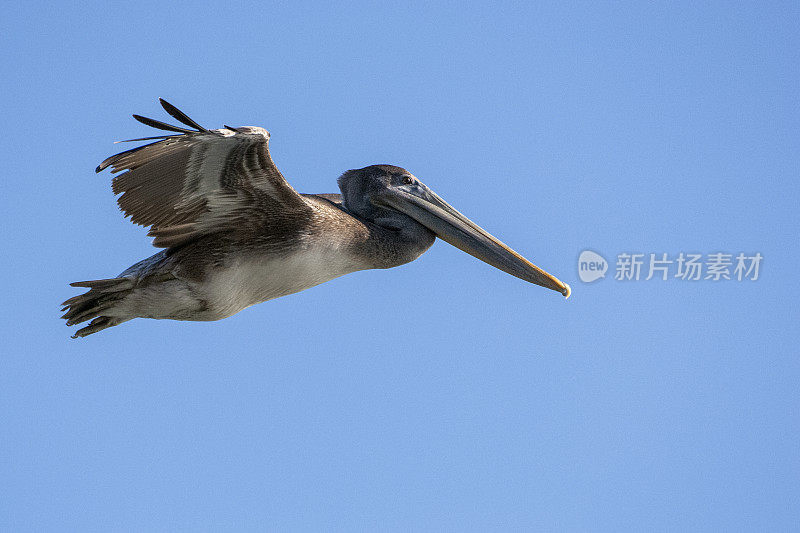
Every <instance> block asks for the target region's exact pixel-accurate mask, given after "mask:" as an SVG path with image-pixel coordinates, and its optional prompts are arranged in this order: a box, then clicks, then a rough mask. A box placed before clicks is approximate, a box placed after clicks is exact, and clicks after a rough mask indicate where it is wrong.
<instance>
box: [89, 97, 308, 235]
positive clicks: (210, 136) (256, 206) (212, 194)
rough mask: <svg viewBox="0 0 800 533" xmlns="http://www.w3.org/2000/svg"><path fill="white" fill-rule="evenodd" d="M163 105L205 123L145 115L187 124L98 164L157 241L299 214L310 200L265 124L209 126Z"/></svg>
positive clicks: (128, 212) (254, 226)
mask: <svg viewBox="0 0 800 533" xmlns="http://www.w3.org/2000/svg"><path fill="white" fill-rule="evenodd" d="M162 105H163V106H164V109H165V110H166V111H167V112H168V113H169V114H170V115H172V116H173V117H174V118H176V119H177V120H179V121H181V122H182V123H183V124H186V125H187V126H191V127H193V128H195V129H197V130H198V131H191V130H188V129H184V128H180V127H177V126H171V125H169V124H166V123H163V122H160V121H157V120H153V119H147V118H144V117H139V116H138V115H134V118H136V119H137V120H139V122H142V123H144V124H147V125H148V126H152V127H155V128H160V129H166V130H167V131H175V132H181V134H180V135H170V136H166V137H165V138H164V139H163V140H161V141H158V142H154V143H150V144H146V145H144V146H139V147H136V148H133V149H131V150H126V151H124V152H121V153H119V154H117V155H114V156H111V157H109V158H108V159H106V160H105V161H103V162H102V163H100V165H99V166H98V167H97V172H100V171H102V170H104V169H106V168H109V167H110V168H111V172H112V173H117V172H123V173H122V174H120V175H118V176H116V177H114V179H113V180H112V190H113V191H114V193H115V194H119V195H120V196H119V197H118V198H117V203H118V204H119V207H120V209H122V211H123V212H124V213H125V216H129V217H130V218H131V221H133V222H134V223H136V224H139V225H142V226H150V231H149V233H148V234H149V235H151V236H153V237H155V239H154V240H153V244H154V245H155V246H160V247H170V246H178V245H181V244H185V243H186V242H189V241H191V240H193V239H196V238H198V237H200V236H203V235H207V234H210V233H217V232H225V231H230V232H234V231H235V232H239V233H241V232H243V231H248V230H249V231H259V229H262V230H263V229H264V226H265V225H270V224H272V225H275V224H276V223H278V224H280V220H281V218H286V219H293V220H297V219H298V216H299V217H300V218H302V215H303V213H308V212H309V211H310V210H311V207H310V206H309V205H308V204H307V203H306V201H305V200H304V199H303V198H302V197H301V196H300V195H299V194H297V192H296V191H295V190H294V189H293V188H292V187H291V186H290V185H289V184H288V183H287V182H286V180H285V179H284V177H283V176H282V175H281V173H280V171H279V170H278V168H277V167H276V166H275V163H274V162H273V161H272V157H271V156H270V153H269V133H268V132H267V131H266V130H265V129H263V128H258V127H242V128H236V129H232V128H227V127H226V128H223V129H218V130H207V129H205V128H203V127H202V126H200V125H199V124H197V123H196V122H195V121H193V120H192V119H190V118H189V117H188V116H186V115H185V114H184V113H183V112H182V111H179V110H178V109H177V108H175V107H174V106H172V105H171V104H168V103H167V102H164V101H163V100H162Z"/></svg>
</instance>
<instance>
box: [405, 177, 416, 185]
mask: <svg viewBox="0 0 800 533" xmlns="http://www.w3.org/2000/svg"><path fill="white" fill-rule="evenodd" d="M403 183H405V184H406V185H411V184H412V183H414V178H412V177H411V176H403Z"/></svg>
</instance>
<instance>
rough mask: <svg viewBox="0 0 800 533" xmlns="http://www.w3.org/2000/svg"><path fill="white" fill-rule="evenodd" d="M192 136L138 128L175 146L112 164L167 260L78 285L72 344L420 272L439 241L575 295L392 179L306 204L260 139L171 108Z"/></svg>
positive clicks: (377, 174)
mask: <svg viewBox="0 0 800 533" xmlns="http://www.w3.org/2000/svg"><path fill="white" fill-rule="evenodd" d="M161 105H162V106H163V107H164V109H165V110H166V111H167V113H169V114H170V115H171V116H172V117H173V118H175V119H176V120H178V121H179V122H181V123H182V124H184V125H186V126H188V127H189V128H191V129H187V128H184V127H179V126H172V125H170V124H166V123H164V122H161V121H158V120H153V119H150V118H146V117H141V116H139V115H133V118H135V119H136V120H138V121H139V122H142V123H143V124H146V125H148V126H152V127H154V128H158V129H161V130H165V131H169V132H173V133H174V134H173V135H159V136H156V137H145V138H141V139H131V141H146V140H156V142H153V143H150V144H146V145H144V146H139V147H137V148H134V149H132V150H128V151H125V152H122V153H120V154H117V155H114V156H112V157H109V158H108V159H106V160H105V161H103V162H102V163H100V165H99V166H98V167H97V170H96V171H97V172H100V171H102V170H103V169H105V168H108V167H110V168H111V172H112V173H116V172H120V171H125V172H124V173H123V174H120V175H118V176H116V177H115V178H114V179H113V181H112V188H113V191H114V193H115V194H120V193H121V196H119V197H118V199H117V202H118V204H119V207H120V209H121V210H122V211H123V212H124V213H125V216H129V217H130V218H131V220H132V221H133V222H135V223H136V224H140V225H142V226H149V227H150V231H149V233H148V235H149V236H151V237H154V240H153V245H154V246H157V247H162V248H164V250H162V251H160V252H159V253H157V254H155V255H153V256H152V257H149V258H147V259H144V260H143V261H140V262H138V263H136V264H135V265H133V266H132V267H130V268H128V269H127V270H125V271H124V272H123V273H122V274H120V275H119V276H118V277H116V278H110V279H99V280H93V281H78V282H75V283H72V284H71V285H72V286H73V287H88V288H89V291H88V292H86V293H84V294H81V295H79V296H75V297H73V298H70V299H69V300H67V301H66V302H64V304H63V305H64V308H63V309H62V311H66V314H64V316H63V317H62V318H65V319H66V320H67V325H68V326H72V325H74V324H79V323H81V322H85V321H86V320H89V319H93V320H92V321H91V322H90V323H89V325H87V326H86V327H84V328H82V329H79V330H78V331H77V332H76V333H75V335H73V338H75V337H85V336H86V335H91V334H92V333H96V332H98V331H101V330H103V329H106V328H109V327H111V326H116V325H118V324H121V323H122V322H125V321H127V320H131V319H132V318H137V317H143V318H170V319H173V320H219V319H221V318H226V317H229V316H231V315H233V314H235V313H238V312H239V311H241V310H242V309H244V308H246V307H249V306H251V305H253V304H257V303H260V302H264V301H266V300H271V299H272V298H278V297H279V296H286V295H287V294H292V293H295V292H298V291H302V290H304V289H307V288H309V287H313V286H314V285H318V284H320V283H324V282H326V281H329V280H331V279H333V278H336V277H339V276H342V275H344V274H347V273H350V272H355V271H357V270H364V269H368V268H391V267H394V266H398V265H402V264H405V263H408V262H409V261H413V260H414V259H416V258H417V257H419V256H420V255H421V254H422V253H423V252H425V250H427V249H428V248H430V246H431V245H432V244H433V241H434V240H435V238H436V237H439V238H441V239H443V240H445V241H447V242H448V243H450V244H452V245H453V246H456V247H458V248H460V249H461V250H463V251H465V252H467V253H468V254H471V255H473V256H475V257H477V258H478V259H480V260H482V261H485V262H486V263H488V264H490V265H492V266H494V267H496V268H499V269H500V270H503V271H505V272H507V273H509V274H511V275H513V276H516V277H518V278H521V279H523V280H525V281H528V282H531V283H535V284H537V285H541V286H542V287H547V288H548V289H552V290H554V291H558V292H560V293H561V294H563V295H564V296H569V293H570V288H569V286H568V285H567V284H565V283H562V282H561V281H559V280H558V279H556V278H555V277H553V276H551V275H550V274H548V273H547V272H545V271H543V270H542V269H540V268H538V267H537V266H535V265H533V264H532V263H530V262H529V261H528V260H527V259H525V258H524V257H522V256H521V255H519V254H518V253H517V252H515V251H514V250H512V249H511V248H509V247H508V246H506V245H505V244H503V243H502V242H500V241H499V240H498V239H496V238H495V237H493V236H492V235H490V234H489V233H487V232H486V231H485V230H483V229H482V228H480V227H479V226H478V225H476V224H475V223H474V222H472V221H471V220H469V219H468V218H467V217H465V216H464V215H462V214H461V213H459V212H458V211H456V210H455V209H454V208H453V207H451V206H450V205H449V204H448V203H447V202H445V201H444V200H442V199H441V198H440V197H439V196H438V195H436V194H435V193H434V192H433V191H431V190H430V189H429V188H428V187H427V186H425V185H423V184H422V183H421V182H420V181H419V180H418V179H417V178H416V177H415V176H413V175H412V174H411V173H410V172H408V171H407V170H405V169H402V168H400V167H396V166H392V165H372V166H368V167H364V168H361V169H357V170H348V171H347V172H345V173H344V174H342V176H341V177H340V178H339V188H340V189H341V191H342V194H298V193H297V192H296V191H295V190H294V189H293V188H292V187H291V185H289V183H287V182H286V180H285V179H284V178H283V176H282V175H281V173H280V171H278V169H277V167H276V166H275V164H274V163H273V162H272V158H271V157H270V153H269V148H268V144H269V137H270V135H269V132H267V131H266V130H264V129H263V128H258V127H251V126H248V127H241V128H233V127H230V126H225V127H224V128H221V129H217V130H207V129H205V128H203V127H202V126H200V125H199V124H198V123H197V122H195V121H194V120H192V119H190V118H189V117H188V116H186V115H185V114H184V113H183V112H181V111H180V110H178V109H177V108H175V107H174V106H173V105H171V104H169V103H168V102H166V101H164V100H161Z"/></svg>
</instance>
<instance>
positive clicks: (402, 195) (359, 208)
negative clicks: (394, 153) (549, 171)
mask: <svg viewBox="0 0 800 533" xmlns="http://www.w3.org/2000/svg"><path fill="white" fill-rule="evenodd" d="M339 188H340V189H341V190H342V198H343V204H344V207H345V209H347V210H348V211H349V212H351V213H353V214H355V215H357V216H359V217H361V218H362V219H365V220H367V221H369V222H372V223H373V224H376V225H378V226H381V227H384V228H386V229H391V230H401V231H411V232H414V233H417V234H419V233H422V234H423V235H428V236H431V235H435V236H436V237H439V238H440V239H442V240H444V241H446V242H448V243H450V244H452V245H453V246H455V247H456V248H459V249H460V250H462V251H464V252H467V253H468V254H470V255H472V256H474V257H477V258H478V259H480V260H481V261H484V262H485V263H488V264H490V265H492V266H493V267H495V268H498V269H500V270H502V271H503V272H507V273H508V274H511V275H512V276H516V277H518V278H520V279H523V280H525V281H528V282H530V283H534V284H536V285H540V286H542V287H546V288H548V289H552V290H554V291H557V292H560V293H561V294H563V295H564V296H566V297H569V294H570V288H569V285H567V284H566V283H563V282H562V281H560V280H559V279H557V278H556V277H554V276H552V275H550V274H548V273H547V272H545V271H544V270H542V269H540V268H539V267H537V266H536V265H534V264H533V263H531V262H530V261H528V260H527V259H525V258H524V257H522V256H521V255H520V254H518V253H517V252H515V251H514V250H512V249H511V248H509V247H508V246H506V245H505V244H503V243H502V242H501V241H500V240H499V239H497V238H496V237H493V236H492V235H490V234H489V233H488V232H487V231H486V230H484V229H483V228H481V227H480V226H478V225H477V224H475V223H474V222H472V221H471V220H470V219H468V218H467V217H465V216H464V215H462V214H461V213H459V212H458V211H457V210H456V209H455V208H453V207H452V206H451V205H450V204H448V203H447V202H445V201H444V200H442V199H441V198H440V197H439V195H437V194H436V193H434V192H433V191H432V190H430V188H428V187H427V186H426V185H424V184H423V183H422V182H420V181H419V180H418V179H417V178H416V177H414V175H412V174H411V173H410V172H408V171H407V170H405V169H403V168H400V167H396V166H392V165H372V166H369V167H364V168H361V169H357V170H348V171H347V172H345V173H344V174H342V176H341V177H340V178H339ZM428 238H430V237H428ZM431 242H432V239H431ZM429 245H430V244H429ZM426 248H427V247H426Z"/></svg>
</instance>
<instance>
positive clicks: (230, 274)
mask: <svg viewBox="0 0 800 533" xmlns="http://www.w3.org/2000/svg"><path fill="white" fill-rule="evenodd" d="M363 268H365V266H361V265H359V264H358V262H357V261H355V260H354V259H353V258H352V257H349V255H348V254H346V253H344V252H343V251H342V250H341V249H339V248H308V249H305V250H301V251H298V252H295V253H293V254H291V255H286V256H283V257H257V258H255V257H254V258H240V259H237V260H234V261H232V262H231V263H230V264H229V265H227V266H226V267H225V268H223V269H220V270H219V271H216V272H214V273H213V274H212V275H211V276H210V277H209V279H208V282H207V283H205V284H203V286H202V287H196V288H195V290H197V291H198V292H202V293H203V294H204V298H205V300H206V302H207V303H208V304H209V307H210V308H211V309H210V310H211V311H212V312H213V313H214V314H219V315H220V316H219V318H224V317H227V316H230V315H232V314H234V313H238V312H239V311H241V310H242V309H244V308H245V307H249V306H251V305H254V304H257V303H260V302H264V301H267V300H271V299H273V298H278V297H280V296H286V295H287V294H292V293H295V292H299V291H302V290H305V289H308V288H310V287H313V286H315V285H319V284H320V283H325V282H326V281H330V280H332V279H334V278H338V277H339V276H342V275H344V274H348V273H350V272H355V271H356V270H361V269H363Z"/></svg>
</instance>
